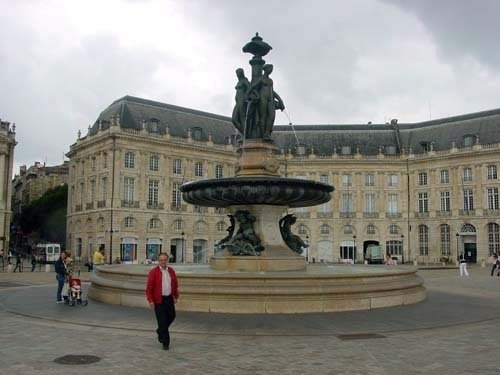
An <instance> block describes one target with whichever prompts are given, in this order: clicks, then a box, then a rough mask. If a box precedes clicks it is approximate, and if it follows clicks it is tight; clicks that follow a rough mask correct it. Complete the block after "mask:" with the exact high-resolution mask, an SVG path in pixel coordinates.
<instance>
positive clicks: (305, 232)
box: [298, 225, 307, 236]
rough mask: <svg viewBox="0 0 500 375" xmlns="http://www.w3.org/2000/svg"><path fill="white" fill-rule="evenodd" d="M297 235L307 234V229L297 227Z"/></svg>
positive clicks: (302, 226)
mask: <svg viewBox="0 0 500 375" xmlns="http://www.w3.org/2000/svg"><path fill="white" fill-rule="evenodd" d="M298 233H299V234H300V235H302V236H304V235H306V234H307V227H306V226H305V225H299V229H298Z"/></svg>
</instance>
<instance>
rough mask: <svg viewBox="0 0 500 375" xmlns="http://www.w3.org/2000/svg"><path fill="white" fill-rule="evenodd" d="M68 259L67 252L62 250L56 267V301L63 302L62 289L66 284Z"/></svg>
mask: <svg viewBox="0 0 500 375" xmlns="http://www.w3.org/2000/svg"><path fill="white" fill-rule="evenodd" d="M65 259H66V252H65V251H61V255H59V259H58V260H57V261H56V263H55V265H54V268H55V271H56V280H57V294H56V303H63V302H64V301H63V298H62V290H63V286H64V281H65V280H66V263H65V262H64V261H65Z"/></svg>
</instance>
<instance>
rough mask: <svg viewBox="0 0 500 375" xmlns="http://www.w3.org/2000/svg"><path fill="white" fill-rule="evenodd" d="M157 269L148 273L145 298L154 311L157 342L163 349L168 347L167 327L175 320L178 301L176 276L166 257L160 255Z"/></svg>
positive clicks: (168, 335)
mask: <svg viewBox="0 0 500 375" xmlns="http://www.w3.org/2000/svg"><path fill="white" fill-rule="evenodd" d="M158 263H159V265H158V267H154V268H153V269H152V270H151V271H149V275H148V284H147V286H146V297H147V299H148V302H149V307H150V308H151V309H154V310H155V315H156V320H157V322H158V328H157V330H156V333H157V334H158V341H160V342H161V343H162V344H163V349H164V350H168V349H169V347H170V334H169V332H168V327H170V325H171V324H172V322H173V321H174V319H175V304H176V303H177V300H178V299H179V288H178V284H177V276H176V275H175V271H174V269H173V268H172V267H168V255H167V254H165V253H160V255H159V256H158Z"/></svg>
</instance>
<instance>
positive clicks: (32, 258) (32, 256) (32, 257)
mask: <svg viewBox="0 0 500 375" xmlns="http://www.w3.org/2000/svg"><path fill="white" fill-rule="evenodd" d="M35 267H36V256H35V254H33V255H31V272H35Z"/></svg>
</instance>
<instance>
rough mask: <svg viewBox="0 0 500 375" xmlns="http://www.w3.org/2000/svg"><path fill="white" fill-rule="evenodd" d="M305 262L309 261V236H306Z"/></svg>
mask: <svg viewBox="0 0 500 375" xmlns="http://www.w3.org/2000/svg"><path fill="white" fill-rule="evenodd" d="M306 245H307V247H306V262H307V263H309V247H310V245H309V236H306Z"/></svg>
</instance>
